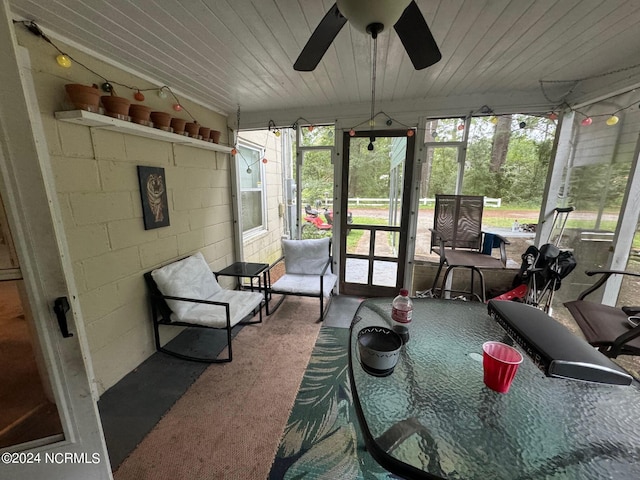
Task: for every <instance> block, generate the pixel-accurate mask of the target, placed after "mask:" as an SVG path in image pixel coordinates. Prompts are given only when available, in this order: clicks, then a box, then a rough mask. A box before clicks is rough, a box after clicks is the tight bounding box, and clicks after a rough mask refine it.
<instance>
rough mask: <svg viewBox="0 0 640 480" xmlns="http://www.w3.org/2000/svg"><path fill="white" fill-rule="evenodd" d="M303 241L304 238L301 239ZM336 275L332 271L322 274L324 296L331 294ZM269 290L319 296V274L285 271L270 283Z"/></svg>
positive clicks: (336, 278) (336, 279)
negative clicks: (299, 273)
mask: <svg viewBox="0 0 640 480" xmlns="http://www.w3.org/2000/svg"><path fill="white" fill-rule="evenodd" d="M303 241H304V240H303ZM337 281H338V276H337V275H334V274H333V273H327V274H325V275H324V280H323V283H322V287H323V290H324V292H323V293H324V296H325V297H328V296H330V295H331V290H333V287H335V285H336V282H337ZM271 291H272V292H276V293H291V294H294V295H311V296H317V297H319V296H320V275H298V274H291V273H286V274H284V275H283V276H282V277H280V278H279V279H278V281H277V282H275V283H274V284H273V285H271Z"/></svg>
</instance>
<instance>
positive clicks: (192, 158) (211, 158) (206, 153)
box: [174, 145, 216, 169]
mask: <svg viewBox="0 0 640 480" xmlns="http://www.w3.org/2000/svg"><path fill="white" fill-rule="evenodd" d="M174 162H175V165H176V166H177V167H196V168H206V169H211V168H216V152H214V151H213V150H204V149H201V148H194V147H189V146H187V145H176V146H175V148H174Z"/></svg>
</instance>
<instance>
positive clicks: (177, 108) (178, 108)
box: [173, 103, 182, 112]
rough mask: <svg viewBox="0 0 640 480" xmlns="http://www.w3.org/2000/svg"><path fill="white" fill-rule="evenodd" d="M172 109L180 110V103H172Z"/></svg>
mask: <svg viewBox="0 0 640 480" xmlns="http://www.w3.org/2000/svg"><path fill="white" fill-rule="evenodd" d="M173 109H174V110H175V111H176V112H179V111H180V110H182V105H180V104H179V103H174V104H173Z"/></svg>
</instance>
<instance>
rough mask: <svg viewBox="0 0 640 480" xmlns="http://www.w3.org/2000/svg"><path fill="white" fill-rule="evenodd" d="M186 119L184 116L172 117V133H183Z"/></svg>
mask: <svg viewBox="0 0 640 480" xmlns="http://www.w3.org/2000/svg"><path fill="white" fill-rule="evenodd" d="M185 123H187V121H186V120H185V119H184V118H176V117H174V118H172V119H171V128H173V133H177V134H178V135H182V134H183V133H184V125H185Z"/></svg>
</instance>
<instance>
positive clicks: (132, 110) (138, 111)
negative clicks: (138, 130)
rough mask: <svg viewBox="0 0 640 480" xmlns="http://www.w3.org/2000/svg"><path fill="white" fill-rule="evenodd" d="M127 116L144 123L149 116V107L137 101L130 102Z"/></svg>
mask: <svg viewBox="0 0 640 480" xmlns="http://www.w3.org/2000/svg"><path fill="white" fill-rule="evenodd" d="M129 116H130V117H131V120H132V121H133V122H135V123H141V124H146V123H148V122H149V117H150V116H151V108H150V107H147V106H146V105H140V104H139V103H132V104H131V106H130V107H129Z"/></svg>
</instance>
